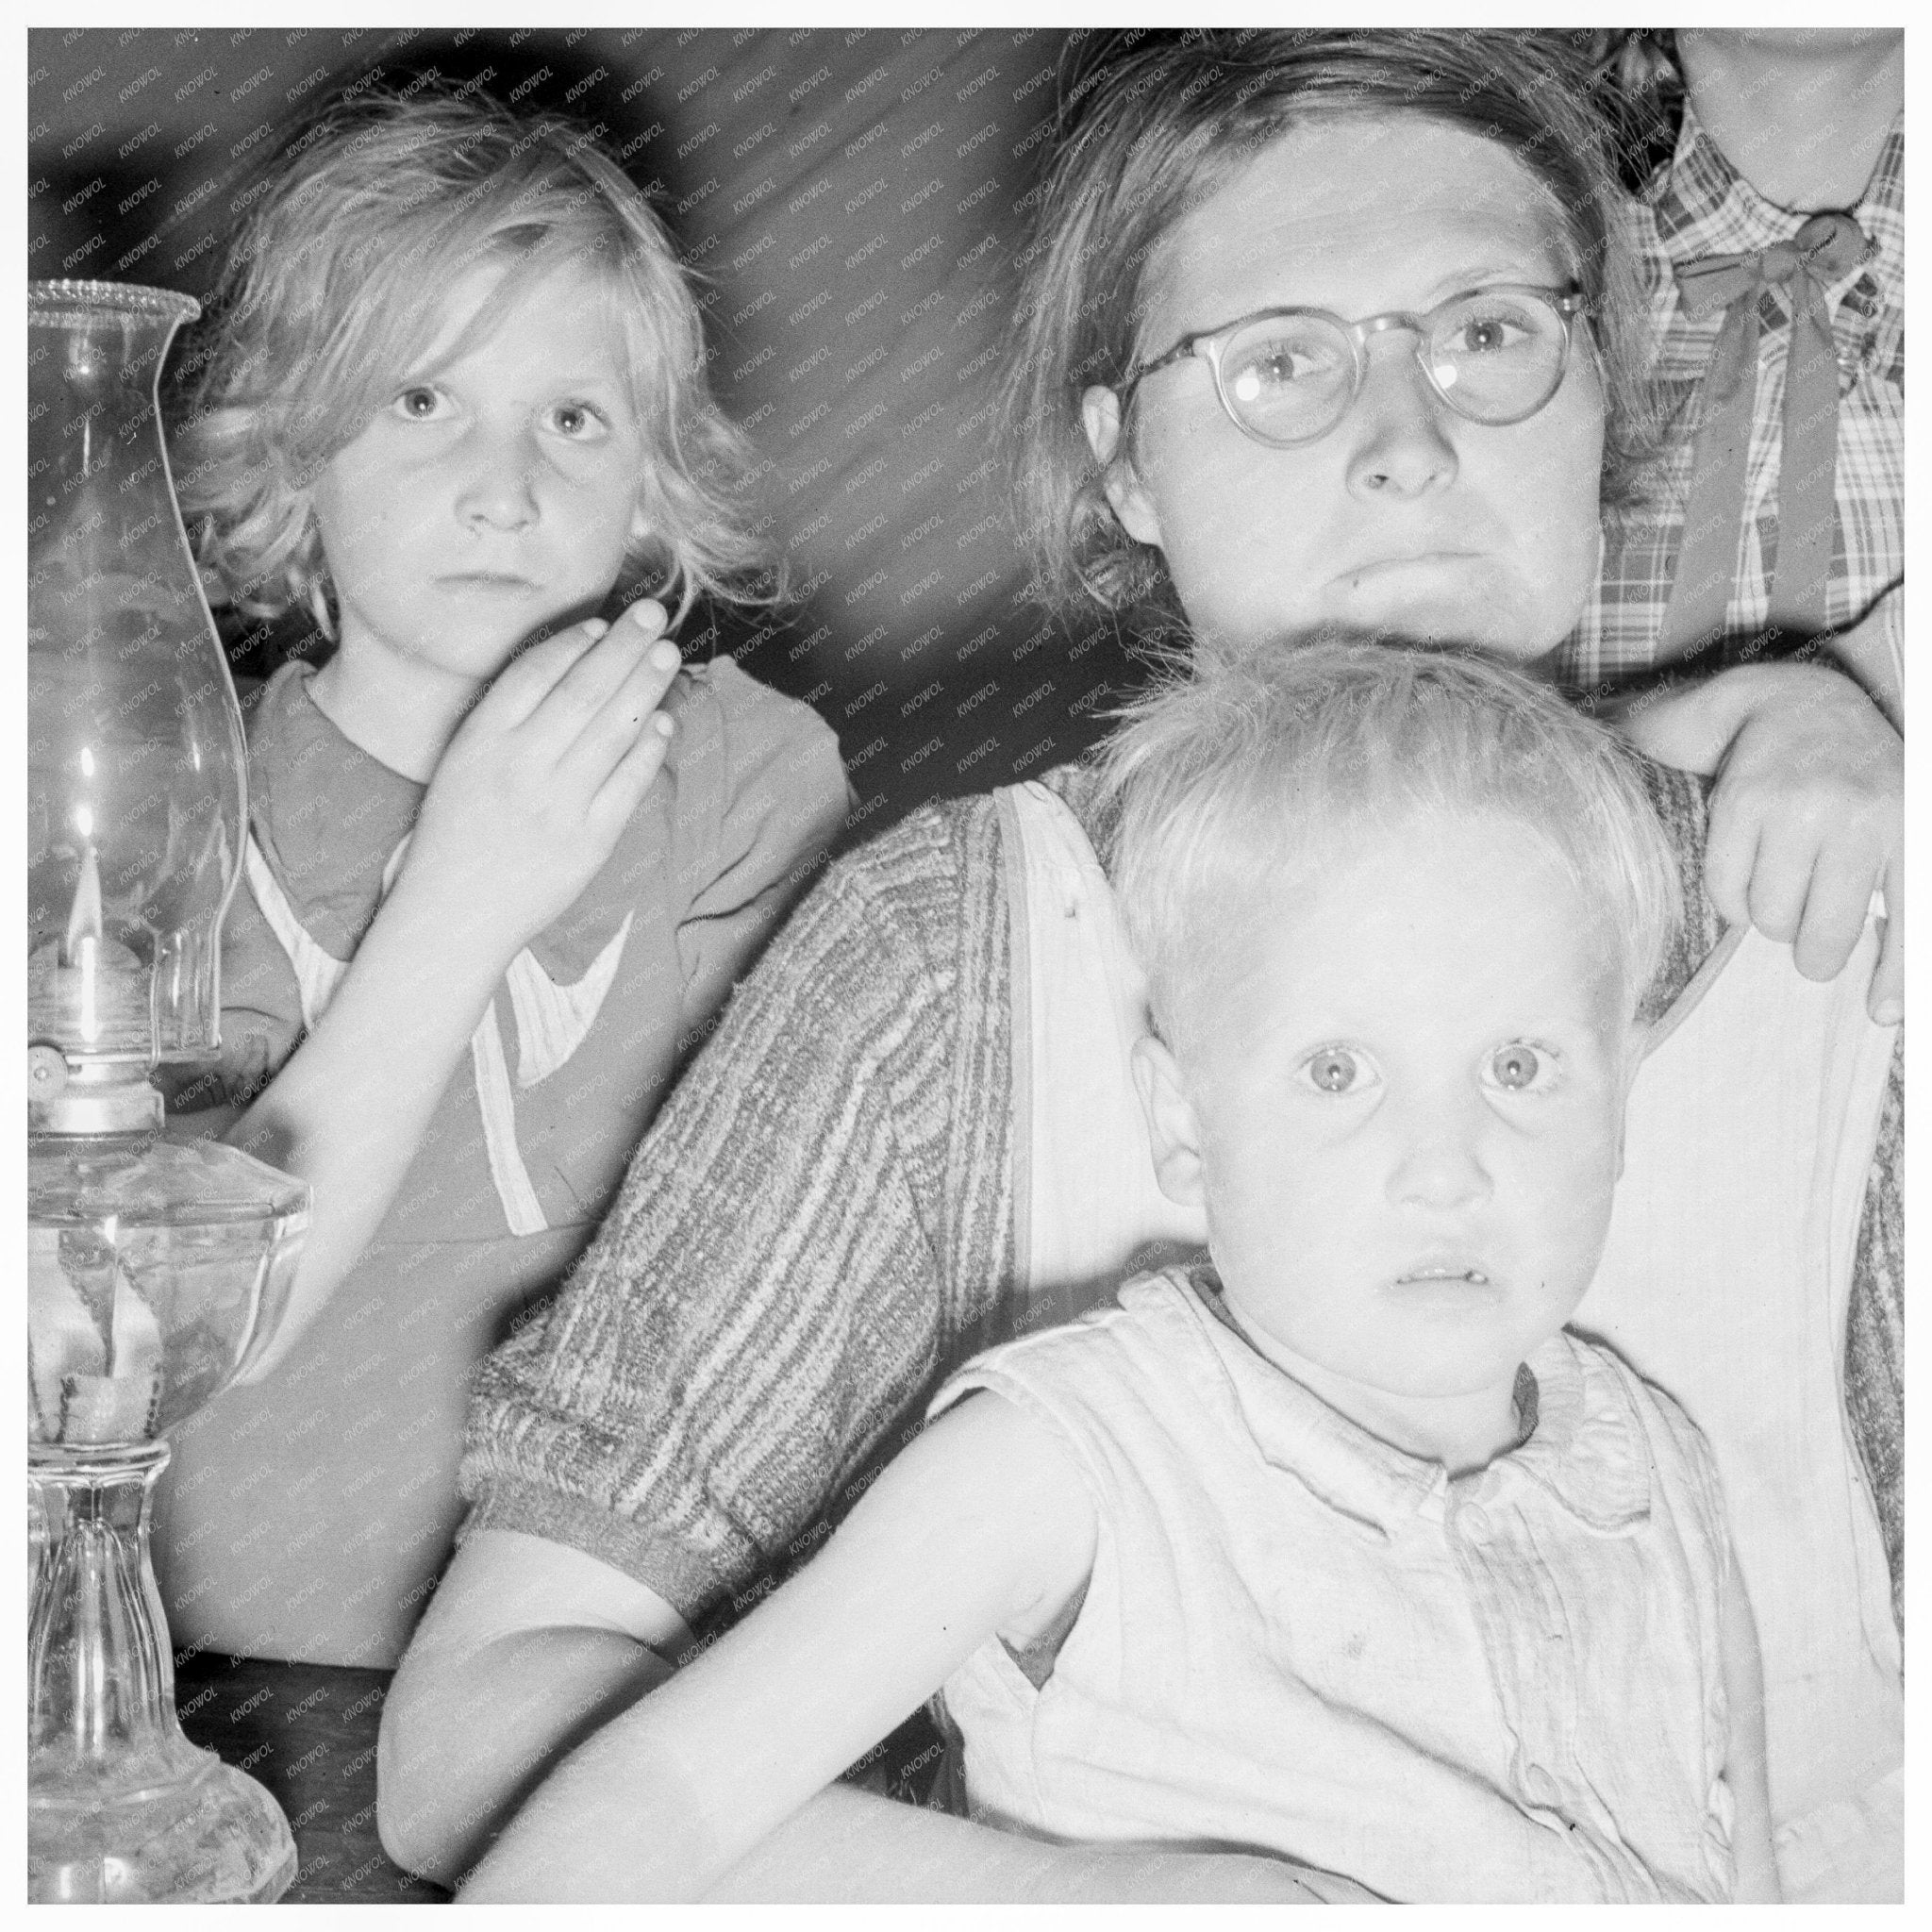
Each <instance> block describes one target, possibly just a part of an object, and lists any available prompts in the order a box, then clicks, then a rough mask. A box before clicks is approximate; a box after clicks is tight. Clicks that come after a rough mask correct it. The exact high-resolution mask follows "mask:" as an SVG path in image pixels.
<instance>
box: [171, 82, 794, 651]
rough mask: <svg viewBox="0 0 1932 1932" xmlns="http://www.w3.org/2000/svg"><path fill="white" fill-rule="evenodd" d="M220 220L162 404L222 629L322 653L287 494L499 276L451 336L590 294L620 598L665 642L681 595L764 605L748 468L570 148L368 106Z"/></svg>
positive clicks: (635, 208) (689, 353)
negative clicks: (608, 383)
mask: <svg viewBox="0 0 1932 1932" xmlns="http://www.w3.org/2000/svg"><path fill="white" fill-rule="evenodd" d="M238 199H242V200H246V201H248V202H249V206H248V208H247V212H246V214H245V216H244V217H243V219H242V224H241V225H240V227H239V228H238V229H237V231H236V232H235V234H234V235H233V237H232V238H231V240H230V242H229V246H228V250H227V255H226V259H225V266H224V269H223V272H222V275H221V278H220V281H219V283H218V286H217V289H216V291H215V295H214V297H213V299H212V301H211V302H210V304H209V307H208V315H207V317H206V319H205V320H204V322H203V324H202V325H201V326H200V327H199V328H198V329H197V331H196V332H195V336H194V338H193V339H192V341H191V344H190V346H189V353H188V355H187V357H186V358H185V360H184V363H183V365H182V369H181V371H180V372H179V374H178V375H177V377H176V389H175V399H174V400H175V408H174V414H175V430H174V436H175V450H176V469H175V484H176V488H177V491H178V493H179V495H180V498H181V506H182V510H183V514H184V516H185V518H186V520H187V522H188V525H189V528H190V530H191V532H192V537H193V540H194V544H195V549H196V553H197V556H198V558H199V559H200V561H201V563H202V564H203V566H204V567H205V569H206V570H207V572H208V573H209V574H210V575H212V576H213V577H214V578H215V579H217V580H218V583H219V585H220V587H221V588H222V589H223V590H225V592H226V595H227V599H228V601H229V602H230V603H231V604H232V605H233V606H235V607H236V608H239V609H241V610H242V611H244V612H246V613H248V614H250V615H252V616H261V617H273V616H278V615H279V614H281V612H283V611H285V610H287V609H289V608H291V607H292V606H296V605H301V606H304V607H306V608H308V610H309V611H311V612H312V613H313V614H314V616H315V617H316V619H317V621H318V622H319V623H320V624H321V625H322V627H323V629H324V631H325V634H328V635H333V625H332V622H331V615H330V609H329V591H328V562H327V558H325V556H324V554H323V550H322V543H321V539H320V533H319V531H318V529H317V526H316V520H315V516H314V512H313V509H312V508H311V505H310V498H309V491H310V486H311V484H312V483H313V481H314V479H315V477H316V476H317V475H318V474H319V473H320V472H321V471H322V470H323V469H325V467H326V466H327V464H328V462H329V461H330V459H331V458H333V457H334V456H335V455H336V453H337V452H338V451H339V450H341V448H343V447H344V446H345V445H346V444H347V443H349V442H351V441H354V440H355V438H356V437H357V436H358V434H359V433H360V431H361V429H362V428H363V426H364V425H366V424H367V423H368V422H369V420H370V418H371V417H372V416H373V415H375V412H376V410H377V409H378V408H381V407H382V405H383V404H384V403H386V402H387V401H388V400H389V398H390V397H391V395H392V394H393V393H394V391H395V390H396V389H397V388H398V387H399V386H400V385H401V384H402V382H403V381H404V380H405V379H406V377H407V376H408V375H409V374H410V372H411V370H412V367H413V365H414V364H415V363H416V361H417V359H418V358H421V356H422V355H423V354H424V352H425V350H426V349H427V347H428V345H429V343H430V342H431V341H432V340H433V339H434V337H435V336H436V334H437V332H438V329H439V327H440V326H441V324H442V322H443V320H444V315H443V302H444V299H445V295H446V292H447V291H448V288H449V286H450V284H451V282H452V281H453V280H454V279H455V278H456V277H457V276H458V275H460V274H461V273H462V272H463V271H464V270H465V269H466V268H468V267H469V266H471V265H472V264H473V263H475V262H476V261H478V260H489V261H492V262H494V261H501V262H502V263H503V264H504V265H505V267H506V269H507V272H508V273H507V275H506V277H505V279H504V281H503V283H502V284H501V285H500V287H499V288H498V289H497V290H496V291H494V292H493V294H492V298H491V302H490V303H489V304H487V305H486V311H485V314H484V315H482V316H479V318H478V319H477V322H476V323H475V324H474V325H472V336H473V337H474V335H475V334H476V333H478V332H480V330H482V329H484V328H487V326H488V323H489V318H490V316H491V315H500V314H502V313H503V312H505V310H506V309H507V308H508V307H509V306H510V304H512V303H513V302H514V301H516V300H517V299H518V298H519V297H520V296H521V295H522V294H523V292H524V291H525V290H527V289H528V288H530V287H531V286H533V285H534V284H535V283H536V282H538V281H539V280H541V278H542V277H543V276H545V275H551V274H554V273H557V272H558V271H565V270H574V271H575V272H578V273H583V272H586V271H588V272H589V273H590V274H591V275H592V276H594V277H595V278H596V279H597V280H599V281H600V282H601V283H602V286H603V292H604V295H605V299H606V301H607V304H608V308H609V312H610V316H611V319H612V322H613V324H614V325H615V326H616V329H617V332H618V334H619V335H620V337H621V338H622V340H623V342H624V345H625V364H626V375H627V378H628V384H629V389H630V392H631V400H632V402H633V404H634V406H635V408H636V409H637V413H638V420H639V422H640V424H641V425H642V428H643V431H644V436H645V441H646V446H647V448H648V449H649V451H650V457H649V460H648V461H647V462H646V464H645V466H644V469H643V473H642V475H641V476H640V477H639V479H638V524H639V529H640V535H639V537H638V538H637V540H636V541H635V542H634V544H633V546H632V550H631V553H630V555H629V557H628V558H626V563H625V573H624V575H623V577H622V578H621V579H620V588H621V589H622V590H623V591H624V592H625V595H626V596H629V595H637V594H641V593H642V592H644V591H650V592H651V593H652V594H654V595H657V596H658V597H660V598H662V599H663V600H664V601H665V602H666V603H667V604H668V605H670V606H671V607H672V608H673V609H674V610H675V614H676V616H677V617H678V618H680V619H681V618H682V617H683V616H684V615H685V614H686V613H687V612H688V611H689V609H690V608H691V604H692V603H693V601H694V600H695V599H696V598H697V597H698V596H700V595H704V594H710V595H715V596H721V597H725V598H729V599H731V600H733V601H737V602H741V603H769V602H772V601H774V600H775V598H776V596H777V594H778V586H777V576H776V573H775V569H774V559H773V558H772V557H771V556H770V555H769V553H768V550H767V547H766V545H765V544H764V543H763V542H762V541H761V540H760V538H759V535H758V526H757V525H755V523H754V516H755V513H756V504H755V501H754V497H753V491H752V487H751V486H752V484H753V482H754V480H755V475H756V470H755V456H754V452H753V449H752V446H751V443H750V441H748V439H747V438H746V437H745V436H744V435H743V434H742V432H741V431H740V430H739V429H738V428H737V427H736V426H735V425H732V424H731V423H730V422H729V421H727V420H726V418H725V417H724V414H723V412H722V411H721V410H720V409H719V408H718V406H717V404H716V403H715V402H714V401H713V400H712V397H711V394H710V391H709V388H708V384H707V382H706V379H705V344H704V329H703V319H702V315H701V312H700V310H699V308H698V304H697V302H696V300H695V299H694V297H693V295H692V292H691V285H690V282H689V281H688V279H687V277H686V275H685V273H684V271H683V270H682V269H681V268H680V266H679V264H678V261H677V258H676V254H675V248H674V245H673V242H672V239H671V236H670V234H669V232H668V231H667V230H666V228H665V226H664V225H663V223H662V222H661V221H660V220H659V219H658V215H657V214H656V213H655V212H654V211H653V210H652V208H651V207H650V204H649V203H648V202H647V201H646V199H645V198H644V195H643V194H642V193H641V192H640V191H639V189H638V188H637V187H636V186H635V185H634V184H633V183H632V182H631V180H630V179H629V178H628V177H627V176H626V175H625V173H624V171H623V169H622V168H620V167H619V165H618V164H617V162H616V161H615V160H613V159H612V158H610V157H609V156H608V155H607V154H606V153H604V152H603V150H601V149H600V148H599V147H597V146H596V144H595V142H593V141H592V140H591V136H590V135H589V133H588V132H587V131H586V130H584V129H583V128H581V127H579V126H577V125H575V124H574V123H572V122H570V121H567V120H564V119H562V118H560V117H558V116H554V115H547V114H544V115H529V116H518V115H514V114H511V113H510V112H508V110H507V109H505V108H501V107H499V106H497V105H496V104H495V103H494V102H491V101H490V100H488V99H487V98H483V97H480V96H475V97H473V96H469V95H466V94H460V93H457V92H447V91H441V90H429V91H425V92H419V93H416V94H414V95H413V96H405V95H403V94H400V93H392V92H380V91H375V90H370V91H367V92H362V93H360V94H358V95H357V96H356V97H354V98H344V99H342V100H340V101H337V102H335V103H333V104H331V105H329V106H328V107H326V108H325V109H324V110H323V111H322V112H321V113H320V114H319V115H318V116H317V117H316V118H315V119H314V120H313V121H312V122H311V124H310V125H308V127H307V128H306V129H305V130H304V131H303V132H302V133H301V134H300V135H299V136H297V137H296V138H295V139H293V140H291V142H290V143H289V145H288V146H287V147H286V148H285V149H284V151H283V153H282V155H281V157H280V158H279V159H278V160H277V161H276V162H275V165H274V166H273V167H272V168H271V170H270V171H269V172H268V173H267V174H265V175H263V176H262V177H261V178H260V179H259V180H258V182H257V183H256V185H255V186H254V187H253V188H252V189H250V190H248V191H247V192H246V194H245V195H244V196H242V197H238Z"/></svg>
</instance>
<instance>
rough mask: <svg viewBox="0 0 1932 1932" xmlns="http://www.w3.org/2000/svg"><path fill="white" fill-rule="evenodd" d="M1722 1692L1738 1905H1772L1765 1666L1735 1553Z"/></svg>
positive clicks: (1774, 1882) (1775, 1890) (1776, 1896)
mask: <svg viewBox="0 0 1932 1932" xmlns="http://www.w3.org/2000/svg"><path fill="white" fill-rule="evenodd" d="M1724 1692H1725V1697H1726V1700H1727V1702H1728V1703H1729V1706H1730V1715H1731V1733H1730V1748H1729V1750H1728V1751H1727V1752H1726V1754H1725V1757H1724V1782H1725V1783H1726V1784H1727V1785H1729V1786H1730V1788H1731V1803H1732V1807H1733V1816H1732V1823H1731V1848H1732V1851H1733V1852H1734V1854H1735V1855H1736V1857H1737V1861H1738V1887H1737V1897H1738V1899H1739V1901H1740V1903H1743V1904H1758V1905H1776V1904H1778V1903H1780V1902H1781V1900H1782V1898H1783V1896H1784V1894H1783V1892H1782V1891H1781V1890H1779V1887H1778V1875H1777V1861H1776V1859H1775V1858H1774V1857H1773V1855H1772V1838H1771V1786H1770V1783H1769V1781H1768V1777H1767V1773H1766V1769H1765V1744H1764V1666H1763V1664H1762V1662H1761V1661H1760V1660H1759V1657H1758V1654H1757V1622H1756V1620H1755V1619H1754V1618H1753V1617H1752V1615H1751V1600H1750V1598H1749V1597H1747V1596H1746V1595H1745V1594H1744V1579H1743V1577H1742V1576H1741V1575H1740V1574H1739V1571H1738V1562H1737V1558H1736V1557H1732V1558H1731V1574H1730V1580H1729V1585H1728V1588H1727V1589H1726V1591H1725V1593H1724Z"/></svg>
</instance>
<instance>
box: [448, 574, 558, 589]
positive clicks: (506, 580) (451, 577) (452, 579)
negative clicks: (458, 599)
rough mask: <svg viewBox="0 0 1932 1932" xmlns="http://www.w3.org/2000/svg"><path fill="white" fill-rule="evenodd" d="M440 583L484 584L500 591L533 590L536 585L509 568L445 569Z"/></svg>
mask: <svg viewBox="0 0 1932 1932" xmlns="http://www.w3.org/2000/svg"><path fill="white" fill-rule="evenodd" d="M437 582H438V583H440V584H483V585H487V586H489V587H490V588H491V589H493V590H499V591H533V590H535V589H536V585H535V584H533V583H532V582H531V581H530V579H529V578H528V577H524V576H518V575H516V573H515V572H514V571H507V570H453V571H445V572H444V573H443V574H442V575H441V576H440V577H438V578H437Z"/></svg>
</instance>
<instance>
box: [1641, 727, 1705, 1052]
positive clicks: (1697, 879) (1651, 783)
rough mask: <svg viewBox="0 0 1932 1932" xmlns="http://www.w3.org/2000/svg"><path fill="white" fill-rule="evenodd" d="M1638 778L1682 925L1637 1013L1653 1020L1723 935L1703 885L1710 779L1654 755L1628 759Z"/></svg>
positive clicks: (1687, 980)
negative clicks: (1665, 855) (1668, 866)
mask: <svg viewBox="0 0 1932 1932" xmlns="http://www.w3.org/2000/svg"><path fill="white" fill-rule="evenodd" d="M1634 762H1635V764H1636V766H1637V772H1638V776H1639V777H1640V778H1641V780H1642V781H1643V787H1644V790H1645V791H1648V792H1649V794H1650V802H1651V804H1652V806H1653V807H1654V808H1656V811H1657V817H1658V818H1659V819H1660V820H1661V821H1662V823H1663V828H1664V835H1665V837H1666V838H1668V839H1669V841H1670V843H1671V850H1672V851H1673V852H1674V853H1675V854H1676V858H1677V881H1678V884H1679V885H1680V886H1681V888H1682V889H1683V894H1684V923H1683V924H1682V925H1681V926H1680V927H1679V928H1678V929H1677V937H1676V941H1675V943H1674V945H1673V946H1672V948H1671V950H1670V952H1669V954H1668V955H1667V956H1666V957H1665V958H1664V961H1663V963H1662V965H1661V966H1660V967H1659V968H1658V969H1657V978H1656V980H1655V981H1654V982H1653V983H1652V985H1651V989H1650V991H1649V993H1648V994H1647V995H1646V996H1645V998H1644V1001H1643V1004H1642V1006H1641V1008H1640V1016H1641V1018H1643V1019H1646V1020H1651V1019H1655V1018H1656V1017H1657V1015H1658V1014H1659V1013H1662V1012H1663V1011H1664V1010H1665V1009H1666V1008H1668V1007H1669V1006H1670V1004H1671V1002H1672V1001H1673V1000H1674V999H1675V998H1676V997H1677V995H1678V994H1679V993H1680V992H1682V991H1684V988H1685V987H1686V986H1687V985H1688V984H1689V983H1690V980H1691V974H1693V973H1695V972H1696V971H1697V969H1698V967H1700V966H1701V965H1702V964H1703V963H1704V961H1705V958H1706V956H1707V954H1709V953H1710V951H1711V950H1712V948H1714V947H1715V946H1716V944H1717V942H1718V941H1719V940H1720V939H1721V938H1722V937H1723V935H1724V921H1723V920H1722V919H1720V918H1719V917H1718V912H1717V908H1716V907H1714V906H1713V905H1712V904H1711V903H1710V895H1709V893H1708V892H1707V891H1706V890H1705V885H1704V841H1705V837H1706V834H1707V830H1708V827H1709V802H1710V780H1709V779H1707V778H1699V777H1694V776H1693V775H1692V774H1691V773H1689V772H1680V771H1678V770H1677V769H1676V767H1675V766H1674V765H1660V764H1658V763H1657V762H1656V761H1655V760H1654V759H1651V758H1636V759H1634Z"/></svg>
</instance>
